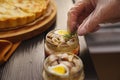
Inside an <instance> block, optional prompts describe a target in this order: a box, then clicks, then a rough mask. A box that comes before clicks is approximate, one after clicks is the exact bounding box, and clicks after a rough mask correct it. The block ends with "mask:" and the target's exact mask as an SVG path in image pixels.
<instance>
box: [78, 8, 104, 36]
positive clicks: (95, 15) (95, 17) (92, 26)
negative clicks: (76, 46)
mask: <svg viewBox="0 0 120 80" xmlns="http://www.w3.org/2000/svg"><path fill="white" fill-rule="evenodd" d="M102 19H103V13H102V12H101V9H100V8H99V9H97V8H96V9H95V10H94V11H93V12H92V13H91V14H90V15H89V16H88V17H87V18H86V19H85V20H84V21H83V22H82V24H81V25H80V26H79V27H78V34H79V35H85V34H87V33H90V32H94V31H96V29H99V25H98V24H99V23H101V21H102Z"/></svg>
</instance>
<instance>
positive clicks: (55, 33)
mask: <svg viewBox="0 0 120 80" xmlns="http://www.w3.org/2000/svg"><path fill="white" fill-rule="evenodd" d="M79 49H80V46H79V40H78V36H77V34H70V33H69V32H67V30H52V31H50V32H49V33H48V34H47V35H46V39H45V53H46V55H47V56H48V55H50V54H53V53H56V54H57V53H61V52H72V53H74V54H78V53H79Z"/></svg>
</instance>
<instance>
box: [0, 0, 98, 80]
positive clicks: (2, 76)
mask: <svg viewBox="0 0 120 80" xmlns="http://www.w3.org/2000/svg"><path fill="white" fill-rule="evenodd" d="M56 5H57V9H58V11H57V18H56V22H55V23H54V24H53V25H52V26H51V28H50V29H49V30H47V31H45V32H44V33H42V34H40V35H38V36H35V37H33V38H31V39H29V40H25V41H23V42H22V43H21V45H20V46H19V47H18V48H17V50H16V51H15V52H14V53H13V55H12V56H11V58H10V59H9V60H8V61H7V62H6V63H5V64H3V65H1V66H0V80H42V69H43V60H44V37H45V35H46V33H47V32H48V31H50V30H52V29H66V26H67V24H66V23H67V12H68V10H69V9H70V8H71V7H72V5H73V1H72V0H56ZM79 40H80V46H81V50H80V53H81V54H80V57H81V58H82V60H83V63H84V69H85V75H86V76H85V80H98V78H97V74H96V71H95V69H94V66H93V63H92V60H91V57H90V54H89V51H88V48H87V46H86V42H85V40H84V37H83V36H81V37H79Z"/></svg>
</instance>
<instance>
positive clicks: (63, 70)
mask: <svg viewBox="0 0 120 80" xmlns="http://www.w3.org/2000/svg"><path fill="white" fill-rule="evenodd" d="M48 70H49V71H50V72H51V73H54V74H57V75H67V74H68V68H67V67H66V66H65V65H64V64H59V65H55V66H49V67H48Z"/></svg>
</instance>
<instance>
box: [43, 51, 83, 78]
mask: <svg viewBox="0 0 120 80" xmlns="http://www.w3.org/2000/svg"><path fill="white" fill-rule="evenodd" d="M84 76H85V75H84V70H83V63H82V60H81V59H80V58H79V57H78V56H77V55H75V54H71V53H70V54H68V53H62V54H53V55H50V56H48V57H47V58H46V59H45V61H44V69H43V80H84Z"/></svg>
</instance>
